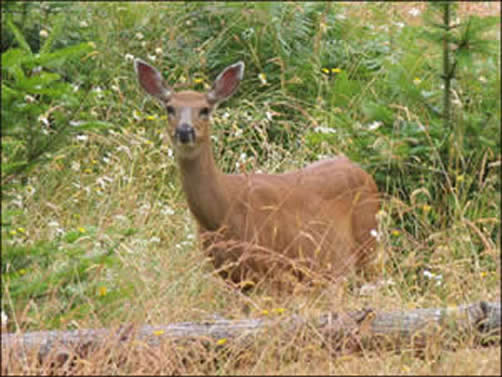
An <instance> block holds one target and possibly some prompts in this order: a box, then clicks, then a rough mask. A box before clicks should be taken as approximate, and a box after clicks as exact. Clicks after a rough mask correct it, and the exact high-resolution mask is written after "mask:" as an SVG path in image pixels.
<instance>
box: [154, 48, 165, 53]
mask: <svg viewBox="0 0 502 377" xmlns="http://www.w3.org/2000/svg"><path fill="white" fill-rule="evenodd" d="M155 53H156V54H157V55H162V53H163V51H162V49H161V48H160V47H157V48H156V49H155Z"/></svg>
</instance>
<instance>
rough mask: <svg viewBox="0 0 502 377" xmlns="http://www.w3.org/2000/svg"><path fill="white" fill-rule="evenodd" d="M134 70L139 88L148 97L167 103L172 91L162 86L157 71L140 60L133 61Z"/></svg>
mask: <svg viewBox="0 0 502 377" xmlns="http://www.w3.org/2000/svg"><path fill="white" fill-rule="evenodd" d="M134 70H135V71H136V74H137V75H138V81H139V83H140V85H141V87H142V88H143V89H144V90H145V91H146V92H147V93H148V94H150V95H152V96H154V97H155V98H158V99H160V100H161V101H163V102H167V101H169V98H170V97H171V94H172V90H171V89H169V88H166V87H165V86H164V80H163V79H162V75H161V74H160V72H159V71H157V70H156V69H155V68H154V67H152V66H151V65H150V64H148V63H145V62H144V61H143V60H141V59H135V60H134Z"/></svg>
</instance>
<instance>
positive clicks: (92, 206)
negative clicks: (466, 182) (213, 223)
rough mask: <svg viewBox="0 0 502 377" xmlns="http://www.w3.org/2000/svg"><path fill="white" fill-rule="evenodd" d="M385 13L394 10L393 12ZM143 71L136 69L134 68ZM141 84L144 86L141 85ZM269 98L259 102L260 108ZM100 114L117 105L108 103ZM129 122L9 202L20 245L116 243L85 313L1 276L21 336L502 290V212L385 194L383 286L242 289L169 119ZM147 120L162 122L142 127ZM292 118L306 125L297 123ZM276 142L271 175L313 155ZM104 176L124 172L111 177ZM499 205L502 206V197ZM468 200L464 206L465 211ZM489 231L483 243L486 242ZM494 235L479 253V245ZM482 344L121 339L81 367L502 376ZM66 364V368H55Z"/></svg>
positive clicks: (408, 305)
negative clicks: (446, 222)
mask: <svg viewBox="0 0 502 377" xmlns="http://www.w3.org/2000/svg"><path fill="white" fill-rule="evenodd" d="M378 4H380V3H378ZM346 6H347V7H348V8H351V9H350V11H349V13H348V16H350V12H354V17H355V14H356V12H357V20H358V22H361V23H364V22H365V20H366V18H367V19H369V18H370V17H372V15H371V12H370V11H367V10H366V8H363V7H364V5H363V4H362V3H347V4H346ZM375 6H381V7H387V6H391V7H392V8H393V9H394V10H395V12H397V13H399V14H402V17H407V18H410V22H414V21H413V19H414V18H413V19H412V17H411V16H410V14H409V13H408V12H409V9H411V8H413V7H416V8H418V9H422V8H423V7H424V4H423V3H418V2H417V3H407V4H393V5H388V4H383V3H382V5H377V4H375ZM459 6H460V10H461V12H465V13H466V14H467V13H469V12H476V13H477V14H485V12H486V13H487V14H488V13H489V14H492V13H498V12H499V10H500V4H499V3H460V5H459ZM384 12H389V14H390V13H392V14H394V13H393V11H391V10H389V9H385V10H384ZM132 75H133V72H132V67H131V76H130V77H132ZM125 81H126V82H127V85H129V86H130V87H133V85H135V83H134V82H132V80H130V79H129V78H128V77H126V80H125ZM127 85H124V86H127ZM134 88H135V89H134V90H136V87H135V86H134ZM129 89H130V88H129ZM130 92H131V93H133V89H130ZM131 95H132V94H131ZM251 100H252V99H250V101H251ZM125 105H127V104H125ZM125 105H124V106H125ZM261 106H262V100H261V99H259V101H258V100H257V103H256V108H257V109H261ZM103 107H105V106H103ZM132 110H133V109H132V108H127V110H124V111H128V112H132ZM99 111H102V112H103V114H104V113H105V112H107V111H108V109H106V108H104V109H99ZM226 111H228V112H229V113H230V114H231V116H230V118H229V119H228V120H224V119H221V117H220V118H218V122H219V126H220V128H219V129H220V130H222V129H228V130H230V129H232V127H234V125H233V123H232V122H236V121H235V119H237V118H236V117H235V118H232V117H233V116H234V114H235V113H237V112H238V111H239V108H235V109H228V110H226ZM257 113H258V115H259V116H256V119H255V120H256V124H258V122H260V121H261V119H262V118H263V117H262V114H261V113H259V110H258V111H257ZM254 115H256V114H253V116H254ZM321 115H322V114H321ZM216 116H217V117H218V114H217V115H216ZM309 116H310V115H309ZM260 117H261V118H260ZM129 119H130V121H129V123H128V124H124V125H123V126H124V128H123V132H122V133H121V134H117V133H115V134H110V135H108V136H106V137H105V136H101V135H97V134H89V140H88V142H86V143H79V142H74V143H73V144H72V145H70V146H69V147H68V149H67V150H65V152H64V155H63V156H62V157H61V158H58V159H55V160H54V161H53V162H52V163H51V164H49V165H47V166H45V167H42V168H40V170H38V171H36V172H35V174H34V175H33V176H32V177H30V179H29V186H31V187H32V189H34V192H33V191H32V190H31V189H30V190H28V188H27V187H28V186H26V187H25V189H24V191H20V192H17V193H16V196H15V201H14V200H13V201H11V202H9V203H7V205H6V208H9V209H13V208H14V209H19V208H20V209H21V212H22V214H21V215H19V216H18V217H16V218H15V220H18V221H22V223H21V224H22V226H23V227H24V228H25V229H26V236H25V237H24V236H23V237H24V238H22V239H21V237H19V239H18V240H16V239H13V243H12V244H11V243H9V244H8V246H12V245H17V244H22V245H33V244H35V243H36V242H38V241H44V240H49V241H51V242H52V241H54V242H56V241H57V242H58V245H59V246H60V247H61V248H62V249H63V250H69V251H71V250H73V249H75V248H81V249H84V250H86V255H85V257H87V256H89V255H93V254H95V253H102V252H104V251H107V250H112V254H113V256H114V257H116V258H117V263H116V265H114V266H107V265H102V264H99V263H96V264H93V265H91V266H90V267H89V268H88V271H87V272H89V278H88V279H89V280H90V281H92V282H96V284H97V286H99V287H101V286H103V287H106V289H107V290H106V295H105V294H103V296H106V297H101V295H100V294H99V291H95V290H88V291H84V292H85V294H80V295H79V293H78V292H76V293H72V296H71V300H76V298H80V297H81V296H82V295H83V296H85V302H84V303H80V304H79V305H81V306H82V307H85V310H86V311H85V312H84V314H82V313H80V312H78V311H77V310H73V308H72V306H71V305H69V304H68V302H66V301H65V300H66V298H63V297H62V296H61V295H59V292H61V290H60V289H59V288H60V287H54V288H53V289H51V290H50V295H48V297H44V298H43V299H42V300H40V301H38V300H37V299H30V300H29V302H26V303H23V304H20V303H19V302H18V301H16V300H11V299H10V296H9V294H10V293H9V286H8V285H7V284H4V281H3V280H2V290H3V291H2V299H3V300H2V309H3V308H8V310H9V314H10V320H9V326H8V329H9V331H10V332H15V331H33V330H34V329H37V330H45V329H52V326H53V325H52V323H51V322H50V320H51V319H52V318H53V317H55V316H56V315H57V316H58V317H59V316H60V322H59V328H60V329H62V330H64V329H75V328H100V327H119V326H120V325H122V324H126V323H132V324H136V325H141V324H168V323H175V322H182V321H203V320H205V319H211V318H214V317H215V316H221V317H224V318H227V319H239V318H246V317H247V318H260V317H264V316H266V317H271V316H276V315H278V313H279V312H284V313H288V314H292V313H298V314H300V315H303V316H307V317H309V316H315V315H317V314H320V313H323V312H327V311H341V310H351V309H360V308H362V307H371V308H373V309H375V310H385V311H392V310H403V309H404V310H405V309H412V308H425V307H443V306H446V305H458V304H464V303H466V302H472V301H477V300H489V301H490V300H492V301H497V300H500V295H501V292H500V272H501V271H500V240H499V241H498V242H497V243H494V242H493V241H492V234H496V235H498V239H500V230H495V231H492V229H493V228H494V227H497V226H498V227H500V217H498V218H485V217H483V216H484V215H483V214H480V217H479V218H475V219H471V220H472V223H469V222H468V221H465V219H463V218H462V217H461V216H459V220H458V221H455V222H454V223H453V225H451V226H450V227H448V228H444V229H441V230H437V229H434V228H433V227H431V225H430V223H428V222H427V217H426V216H425V215H424V216H422V217H420V214H421V213H422V209H421V208H423V207H422V205H423V203H420V202H418V201H417V202H410V203H404V202H401V201H399V200H397V199H396V198H391V197H387V200H386V202H385V203H384V210H385V212H386V213H387V214H388V215H387V217H386V218H385V219H384V221H382V225H381V226H382V229H381V230H382V231H383V234H384V236H383V240H382V247H383V249H384V250H385V251H386V254H387V262H386V264H385V266H384V268H383V271H382V273H381V275H380V276H378V277H376V278H375V279H374V280H373V281H372V282H371V283H376V282H383V283H382V284H380V285H378V284H376V285H375V287H373V288H370V289H369V290H367V293H365V294H361V287H362V286H363V285H364V284H366V283H367V281H365V280H364V279H362V278H361V277H358V276H350V277H347V278H346V279H340V280H339V281H338V282H337V284H328V283H326V282H322V281H321V282H320V284H317V285H314V286H311V287H298V289H297V290H296V292H295V293H294V294H289V295H277V294H274V292H273V291H269V290H267V287H266V286H264V287H263V288H260V289H258V290H255V291H252V292H250V293H247V294H244V293H242V292H240V291H238V290H235V289H233V288H231V287H229V286H228V285H227V284H226V283H225V282H224V281H222V280H221V279H220V278H219V277H218V276H215V275H214V271H213V268H212V266H211V264H210V263H209V261H208V260H207V259H206V258H205V257H204V256H203V255H202V254H201V252H200V249H199V247H198V244H197V240H196V233H195V226H194V223H193V220H192V218H191V216H190V213H189V211H188V208H187V205H186V202H185V200H184V197H183V193H182V191H181V188H180V184H179V180H178V177H177V168H176V165H175V161H174V159H173V158H171V157H169V150H168V148H169V145H167V144H166V143H162V142H161V140H160V139H161V136H162V131H161V130H162V128H163V119H161V118H157V119H155V120H149V121H145V120H144V119H143V120H142V121H141V123H142V125H141V126H140V125H138V123H140V122H139V121H136V120H135V119H134V118H133V117H132V116H130V117H129ZM145 124H147V125H148V127H149V128H147V129H145V128H143V125H145ZM282 125H284V126H285V127H286V126H287V127H289V129H295V125H294V124H290V123H288V121H283V123H282ZM218 132H219V133H218ZM215 133H216V134H217V136H218V137H219V139H220V140H222V139H223V138H224V134H223V131H218V130H216V131H215ZM236 139H237V142H242V144H243V145H244V144H245V143H246V140H244V138H241V139H242V140H239V139H238V138H236ZM152 140H154V141H155V143H157V144H154V142H152ZM218 147H220V148H222V146H221V145H219V146H218ZM266 148H268V149H267V150H270V151H271V152H270V158H269V159H268V160H267V161H266V162H265V163H264V165H262V166H260V167H259V168H260V169H261V170H263V171H268V172H276V171H278V170H284V169H285V168H286V167H287V168H290V167H291V168H292V167H299V166H301V165H303V164H304V163H305V162H306V160H307V159H308V158H307V157H308V155H309V153H310V151H308V150H301V151H299V152H298V153H296V152H294V155H292V153H291V152H289V151H286V150H282V149H281V148H280V147H278V146H277V145H267V146H266ZM323 148H324V149H323V151H322V152H323V153H325V154H336V152H337V151H338V150H340V147H339V146H333V145H327V146H323ZM103 151H108V152H110V153H109V154H107V155H106V158H107V159H108V162H104V159H103V156H104V154H103ZM225 158H226V161H224V162H222V164H226V167H232V168H233V166H234V164H235V161H236V160H237V159H238V158H239V156H238V154H230V152H229V154H227V155H225ZM499 160H500V158H499ZM76 162H78V164H79V165H80V166H79V167H78V168H75V167H73V165H72V164H74V163H76ZM490 174H491V178H489V179H491V182H494V181H496V178H495V177H494V176H495V173H493V172H492V173H490ZM103 177H108V178H111V180H110V181H108V180H105V181H103V180H102V179H103ZM99 179H101V181H99ZM474 179H477V177H475V178H474ZM489 179H487V182H488V180H489ZM100 182H101V183H100ZM103 182H104V183H103ZM490 184H492V183H487V185H486V187H489V186H490ZM486 190H488V188H487V189H486ZM469 203H470V204H469ZM463 205H464V206H465V207H464V208H467V207H468V206H470V205H472V202H469V201H467V200H466V201H465V202H464V203H463ZM486 206H487V207H488V206H491V207H496V208H500V203H498V202H495V201H494V202H491V203H488V204H486ZM464 208H461V209H457V210H458V211H459V213H462V211H463V209H464ZM410 213H411V214H417V215H416V225H415V226H416V228H417V229H418V230H419V231H418V232H417V233H426V234H428V236H427V237H419V236H415V235H412V234H410V233H407V232H406V231H403V229H402V228H399V227H398V226H399V225H400V224H402V223H404V221H405V220H404V217H405V215H406V214H410ZM54 222H57V223H58V224H59V225H58V226H59V227H60V228H64V229H65V231H66V232H68V231H69V230H75V229H78V228H79V227H85V228H86V229H87V233H86V234H85V235H84V236H82V237H80V238H79V239H78V240H77V241H76V242H74V243H70V242H66V241H64V240H60V241H58V236H57V233H56V232H55V231H56V228H55V227H54V225H51V223H54ZM14 225H15V226H17V225H16V224H14ZM473 226H474V227H473ZM396 229H399V232H397V231H396ZM482 239H484V241H480V240H482ZM4 242H7V241H2V246H5V245H7V243H5V244H4ZM9 242H10V241H9ZM483 242H484V247H483V249H482V251H481V252H479V255H478V249H477V246H478V245H479V244H480V243H483ZM2 253H3V251H2ZM424 255H430V256H431V258H430V260H427V261H426V260H425V257H424ZM481 257H482V258H484V259H486V260H490V261H491V264H490V266H494V267H491V269H490V270H489V271H486V270H484V267H483V265H479V264H476V261H477V262H479V258H481ZM2 263H4V262H3V261H2ZM60 263H62V262H61V261H60V260H57V259H55V260H54V261H53V265H51V266H49V268H47V269H46V270H43V269H42V267H37V266H35V267H34V269H33V271H28V273H27V275H28V277H29V275H30V274H37V273H40V272H42V273H43V274H46V275H45V276H48V275H50V274H53V273H55V272H56V271H57V268H58V265H59V264H60ZM37 268H39V270H40V271H39V270H37ZM425 268H427V269H430V270H431V271H432V273H434V276H436V277H438V276H441V279H440V284H437V281H436V280H434V279H432V280H428V278H426V277H424V269H425ZM80 283H81V284H82V285H84V283H85V282H78V284H80ZM78 284H76V285H77V287H78ZM93 289H94V286H93ZM108 298H110V299H109V300H108V301H106V300H107V299H108ZM278 309H280V311H279V310H278ZM284 339H286V340H284ZM470 346H471V344H470V341H469V340H466V341H465V342H464V343H463V344H461V346H460V347H459V348H458V349H457V350H456V352H453V351H445V350H444V349H441V348H433V347H432V348H431V349H430V350H429V353H428V356H427V357H425V358H420V357H416V356H415V355H414V354H413V352H412V351H411V350H410V351H405V352H402V353H400V354H397V355H396V354H394V353H392V352H387V351H386V352H380V353H378V352H363V353H362V354H359V355H348V356H342V357H334V356H333V355H332V353H331V352H330V350H329V349H327V348H326V347H323V346H322V339H320V338H319V337H317V336H315V335H309V336H305V335H304V334H287V333H286V334H284V333H280V332H277V333H274V332H271V333H269V334H266V336H264V337H262V338H260V339H257V341H256V343H255V344H252V345H251V346H250V347H248V348H246V349H242V348H240V347H238V346H235V345H232V344H226V345H225V347H221V348H215V347H209V348H205V347H202V346H201V345H199V344H196V343H193V344H191V345H189V346H185V347H184V348H180V347H177V348H174V347H173V346H172V345H170V344H165V345H163V346H162V347H159V348H155V349H143V350H141V349H138V348H133V347H131V348H126V349H123V348H118V347H115V346H114V345H113V344H111V345H109V347H103V348H102V349H99V350H95V352H93V353H92V354H91V355H90V356H89V357H87V358H85V359H77V361H75V365H74V366H73V368H74V369H72V370H71V373H75V374H175V373H176V374H288V375H289V374H372V375H373V374H437V375H444V374H448V375H449V374H460V375H463V374H467V375H470V374H474V375H491V374H493V375H500V373H501V367H500V361H501V360H500V356H501V355H500V352H501V349H500V346H496V347H492V348H486V349H483V348H471V347H470ZM50 362H51V361H50V360H48V361H47V362H45V363H44V364H42V365H40V364H38V361H37V360H36V358H35V357H30V355H27V357H26V358H23V357H18V356H14V355H12V354H11V355H4V354H3V355H2V372H7V373H9V374H46V373H48V372H50V371H51V370H50ZM6 368H8V369H6ZM53 372H54V371H53ZM62 372H65V370H64V368H63V369H59V370H57V371H56V372H55V373H56V374H60V373H62ZM67 372H69V371H68V370H67Z"/></svg>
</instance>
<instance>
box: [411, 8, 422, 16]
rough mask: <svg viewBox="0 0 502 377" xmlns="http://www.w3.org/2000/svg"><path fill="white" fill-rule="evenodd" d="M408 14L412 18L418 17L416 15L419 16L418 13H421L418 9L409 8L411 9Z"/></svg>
mask: <svg viewBox="0 0 502 377" xmlns="http://www.w3.org/2000/svg"><path fill="white" fill-rule="evenodd" d="M408 13H409V14H410V15H411V16H413V17H417V16H418V15H420V13H422V12H421V11H420V9H418V8H411V9H410V10H409V11H408Z"/></svg>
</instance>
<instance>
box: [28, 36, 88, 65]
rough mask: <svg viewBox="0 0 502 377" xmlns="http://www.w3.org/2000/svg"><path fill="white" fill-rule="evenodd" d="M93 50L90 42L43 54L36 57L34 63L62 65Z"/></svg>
mask: <svg viewBox="0 0 502 377" xmlns="http://www.w3.org/2000/svg"><path fill="white" fill-rule="evenodd" d="M91 50H92V46H91V45H90V44H89V43H88V42H84V43H79V44H78V45H74V46H70V47H65V48H62V49H59V50H57V51H54V52H50V53H46V54H41V55H38V56H36V57H35V59H34V60H33V63H34V64H35V65H42V66H48V65H51V64H61V63H62V62H64V60H65V59H67V58H70V57H74V56H80V55H83V54H85V53H87V52H90V51H91Z"/></svg>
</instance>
